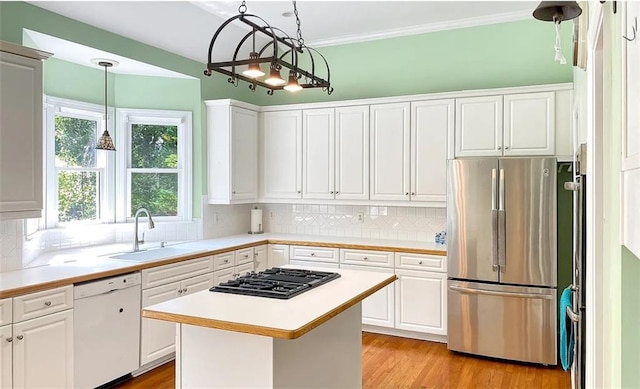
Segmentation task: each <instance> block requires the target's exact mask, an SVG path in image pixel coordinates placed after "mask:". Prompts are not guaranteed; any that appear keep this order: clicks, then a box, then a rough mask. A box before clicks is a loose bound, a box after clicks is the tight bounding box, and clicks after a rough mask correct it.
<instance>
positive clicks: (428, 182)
mask: <svg viewBox="0 0 640 389" xmlns="http://www.w3.org/2000/svg"><path fill="white" fill-rule="evenodd" d="M454 108H455V104H454V100H453V99H447V100H431V101H419V102H414V103H411V201H433V202H444V201H446V198H447V137H448V134H449V132H450V131H453V128H454V112H453V111H454Z"/></svg>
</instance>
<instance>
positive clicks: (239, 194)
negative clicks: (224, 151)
mask: <svg viewBox="0 0 640 389" xmlns="http://www.w3.org/2000/svg"><path fill="white" fill-rule="evenodd" d="M257 198H258V114H257V113H256V112H254V111H250V110H248V109H244V108H239V107H231V199H232V200H255V199H257Z"/></svg>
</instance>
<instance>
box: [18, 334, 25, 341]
mask: <svg viewBox="0 0 640 389" xmlns="http://www.w3.org/2000/svg"><path fill="white" fill-rule="evenodd" d="M16 338H18V340H22V339H24V336H23V335H18V336H16Z"/></svg>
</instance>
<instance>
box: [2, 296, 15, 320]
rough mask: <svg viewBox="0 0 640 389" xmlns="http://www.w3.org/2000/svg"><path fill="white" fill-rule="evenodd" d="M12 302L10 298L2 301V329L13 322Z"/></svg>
mask: <svg viewBox="0 0 640 389" xmlns="http://www.w3.org/2000/svg"><path fill="white" fill-rule="evenodd" d="M12 301H13V300H12V299H10V298H7V299H2V300H0V327H2V326H3V325H5V324H11V323H12V322H13V307H12Z"/></svg>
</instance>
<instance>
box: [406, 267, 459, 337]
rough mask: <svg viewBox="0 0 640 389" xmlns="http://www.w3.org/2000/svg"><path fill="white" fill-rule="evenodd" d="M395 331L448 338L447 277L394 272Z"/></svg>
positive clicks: (429, 273)
mask: <svg viewBox="0 0 640 389" xmlns="http://www.w3.org/2000/svg"><path fill="white" fill-rule="evenodd" d="M396 275H397V276H398V280H397V281H396V282H395V285H396V328H397V329H400V330H409V331H417V332H425V333H429V334H435V335H446V334H447V312H446V307H447V275H446V274H445V273H432V272H420V271H410V270H396Z"/></svg>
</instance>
